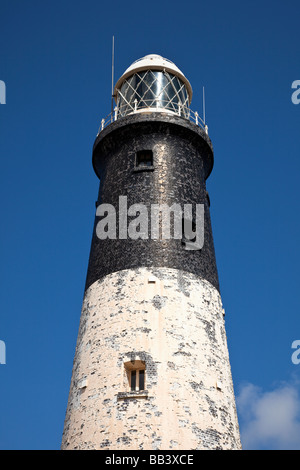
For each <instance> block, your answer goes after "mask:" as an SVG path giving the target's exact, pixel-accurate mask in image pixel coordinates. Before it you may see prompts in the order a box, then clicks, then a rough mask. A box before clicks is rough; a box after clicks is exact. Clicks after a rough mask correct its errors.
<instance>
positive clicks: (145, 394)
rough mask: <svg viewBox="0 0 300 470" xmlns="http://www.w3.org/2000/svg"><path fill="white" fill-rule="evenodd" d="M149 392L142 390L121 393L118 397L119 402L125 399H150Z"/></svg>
mask: <svg viewBox="0 0 300 470" xmlns="http://www.w3.org/2000/svg"><path fill="white" fill-rule="evenodd" d="M148 393H149V392H148V390H141V391H139V392H137V391H135V392H119V393H118V395H117V399H118V400H123V399H124V398H148Z"/></svg>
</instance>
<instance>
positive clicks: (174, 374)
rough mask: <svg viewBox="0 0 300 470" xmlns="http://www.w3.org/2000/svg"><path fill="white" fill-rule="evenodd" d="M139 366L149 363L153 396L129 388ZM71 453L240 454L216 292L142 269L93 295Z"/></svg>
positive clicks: (148, 390)
mask: <svg viewBox="0 0 300 470" xmlns="http://www.w3.org/2000/svg"><path fill="white" fill-rule="evenodd" d="M150 277H151V282H149V279H150ZM153 277H154V278H155V279H154V281H153ZM134 360H139V361H144V362H145V377H146V378H145V381H146V382H145V390H144V391H138V392H131V391H130V390H129V388H128V381H127V377H126V372H125V367H124V363H125V362H127V361H134ZM62 449H113V450H117V449H128V450H134V449H137V450H138V449H144V450H145V449H150V450H152V449H161V450H167V449H240V438H239V429H238V422H237V416H236V409H235V398H234V392H233V384H232V379H231V370H230V363H229V357H228V350H227V341H226V334H225V326H224V310H223V307H222V302H221V298H220V294H219V292H218V289H216V287H215V286H213V285H212V284H211V283H210V282H209V281H207V280H205V279H202V278H200V277H198V276H196V275H194V274H191V273H187V272H185V271H181V270H178V269H171V268H166V267H163V268H145V267H140V268H135V269H128V270H123V271H118V272H114V273H111V274H108V275H107V276H105V277H103V278H101V279H100V280H97V281H96V282H94V283H93V284H92V285H91V286H90V287H89V288H88V289H87V291H86V293H85V298H84V302H83V308H82V315H81V321H80V328H79V334H78V341H77V348H76V354H75V359H74V366H73V375H72V381H71V388H70V395H69V402H68V408H67V414H66V420H65V427H64V433H63V441H62Z"/></svg>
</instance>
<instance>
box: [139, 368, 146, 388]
mask: <svg viewBox="0 0 300 470" xmlns="http://www.w3.org/2000/svg"><path fill="white" fill-rule="evenodd" d="M139 390H145V371H144V370H143V369H141V370H139Z"/></svg>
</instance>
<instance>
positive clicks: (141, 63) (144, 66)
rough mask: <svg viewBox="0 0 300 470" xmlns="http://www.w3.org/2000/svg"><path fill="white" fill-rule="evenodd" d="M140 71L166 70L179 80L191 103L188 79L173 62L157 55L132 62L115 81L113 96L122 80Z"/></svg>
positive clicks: (149, 55)
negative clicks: (185, 89)
mask: <svg viewBox="0 0 300 470" xmlns="http://www.w3.org/2000/svg"><path fill="white" fill-rule="evenodd" d="M142 70H166V71H167V72H170V73H172V74H173V75H175V76H177V77H178V78H180V80H181V81H182V82H183V83H184V84H185V86H186V88H187V91H188V95H189V102H190V103H191V100H192V95H193V91H192V87H191V84H190V82H189V81H188V79H187V78H186V77H185V76H184V74H183V73H182V72H181V70H180V69H179V68H178V67H177V66H176V65H175V64H174V62H171V61H170V60H169V59H165V58H164V57H162V56H161V55H158V54H148V55H146V56H145V57H142V58H141V59H138V60H136V61H135V62H133V63H132V64H131V65H130V67H128V68H127V69H126V70H125V72H124V73H123V75H122V76H121V77H120V78H119V80H118V81H117V83H116V85H115V90H114V94H115V96H116V95H117V90H118V89H119V88H121V86H122V83H123V82H124V80H126V78H128V77H130V76H131V75H133V74H134V73H137V72H141V71H142Z"/></svg>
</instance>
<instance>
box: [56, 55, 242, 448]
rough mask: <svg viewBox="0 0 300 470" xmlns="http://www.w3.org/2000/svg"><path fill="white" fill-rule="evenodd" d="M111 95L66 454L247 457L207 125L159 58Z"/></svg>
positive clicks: (97, 146) (173, 70) (133, 69)
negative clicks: (242, 453)
mask: <svg viewBox="0 0 300 470" xmlns="http://www.w3.org/2000/svg"><path fill="white" fill-rule="evenodd" d="M114 95H115V100H116V108H115V110H114V112H113V113H112V115H111V119H110V121H109V124H108V125H107V122H106V121H104V120H103V121H102V125H101V128H100V130H99V133H98V135H97V138H96V140H95V143H94V147H93V167H94V170H95V172H96V174H97V176H98V177H99V179H100V189H99V195H98V200H97V202H96V216H95V224H94V231H93V238H92V244H91V252H90V258H89V266H88V273H87V279H86V286H85V294H84V300H83V307H82V313H81V319H80V326H79V333H78V339H77V346H76V352H75V358H74V364H73V373H72V379H71V386H70V393H69V400H68V406H67V412H66V418H65V425H64V432H63V439H62V449H112V450H118V449H120V450H126V449H128V450H139V449H141V450H146V449H150V450H152V449H160V450H169V449H173V450H175V449H185V450H186V449H189V450H193V449H240V448H241V444H240V436H239V427H238V421H237V414H236V405H235V397H234V391H233V383H232V376H231V368H230V362H229V356H228V349H227V340H226V333H225V325H224V309H223V306H222V301H221V297H220V290H219V281H218V273H217V267H216V259H215V251H214V244H213V237H212V229H211V221H210V210H209V205H210V203H209V197H208V193H207V191H206V179H207V178H208V176H209V175H210V173H211V171H212V168H213V148H212V143H211V141H210V138H209V136H208V129H207V127H206V126H205V123H203V122H202V121H201V119H200V118H199V117H198V115H197V113H193V112H192V111H191V109H190V107H189V106H190V102H191V97H192V89H191V86H190V83H189V82H188V80H187V79H186V77H185V76H184V75H183V74H182V72H181V71H180V70H179V69H178V68H177V67H176V66H175V64H174V63H173V62H170V61H169V60H167V59H164V58H162V57H161V56H158V55H154V54H153V55H148V56H146V57H143V58H142V59H140V60H138V61H136V62H134V63H133V64H132V65H131V66H130V67H129V68H128V69H127V70H126V71H125V73H124V74H123V75H122V77H121V78H120V79H119V80H118V82H117V83H116V86H115V91H114ZM174 204H175V205H174ZM178 205H179V207H180V208H181V209H182V212H181V213H180V211H179V209H178ZM184 207H192V214H191V213H189V212H188V211H187V213H186V212H185V211H184V210H183V209H184ZM197 207H198V208H200V209H201V210H202V212H201V211H200V209H199V213H200V214H202V215H201V217H198V216H197V217H196V216H195V213H194V212H195V208H197ZM162 208H164V209H162ZM165 208H167V212H166V213H165V212H164V210H165ZM161 209H162V210H161ZM177 209H178V210H177ZM203 209H204V212H203ZM168 210H169V216H170V217H169V219H167V218H164V216H163V214H167V215H168ZM155 211H156V212H155ZM154 214H155V215H156V217H154ZM151 215H152V216H153V217H151ZM147 217H148V218H147ZM145 220H146V221H147V223H145ZM167 220H169V223H170V226H169V228H170V233H171V236H169V237H167V236H165V234H166V233H167V231H166V232H164V230H165V228H166V227H164V224H165V223H167V222H166V221H167ZM178 221H179V224H178ZM176 224H177V225H176ZM198 225H201V227H202V236H201V237H198V239H197V236H196V235H195V234H198V232H197V229H198ZM179 226H180V227H182V234H181V233H180V237H178V236H177V237H175V228H176V227H177V228H178V227H179ZM185 228H186V230H185ZM172 230H173V232H172ZM191 230H192V231H191ZM172 233H173V236H172ZM176 233H177V232H176ZM199 233H200V232H199Z"/></svg>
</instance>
